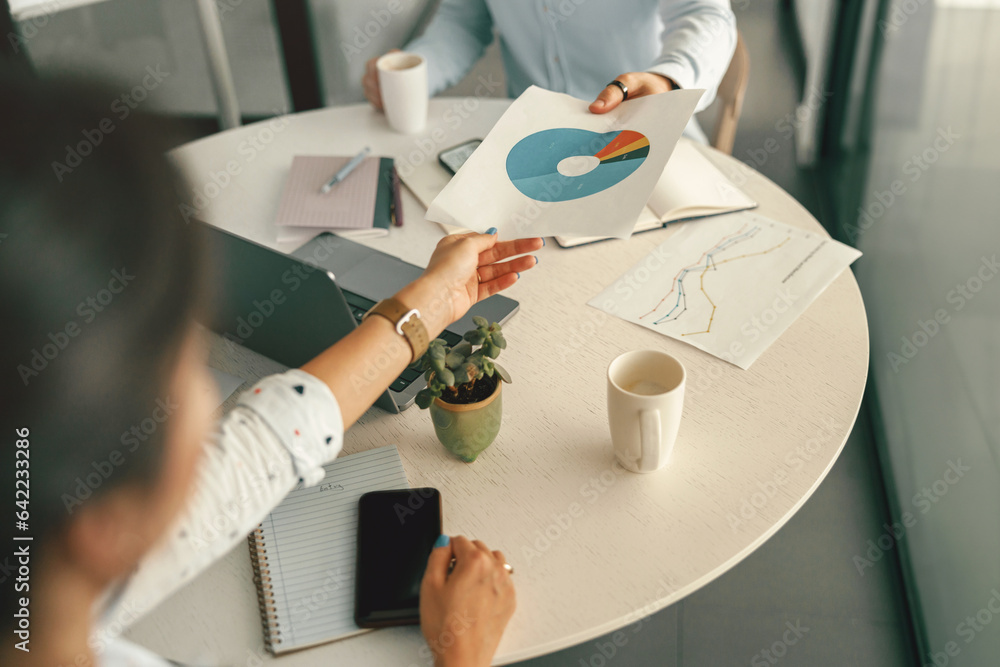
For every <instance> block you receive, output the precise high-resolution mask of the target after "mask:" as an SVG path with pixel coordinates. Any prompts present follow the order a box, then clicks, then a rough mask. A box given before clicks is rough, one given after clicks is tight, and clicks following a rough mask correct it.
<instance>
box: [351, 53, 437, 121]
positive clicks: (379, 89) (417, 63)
mask: <svg viewBox="0 0 1000 667" xmlns="http://www.w3.org/2000/svg"><path fill="white" fill-rule="evenodd" d="M361 87H362V89H363V90H364V93H365V97H366V98H368V101H369V102H371V105H372V106H373V107H375V109H377V110H379V111H384V112H385V115H386V118H387V119H388V121H389V125H390V126H391V127H392V129H394V130H396V131H397V132H402V133H403V134H416V133H418V132H421V131H423V129H424V127H425V126H426V124H427V102H428V99H429V94H428V90H427V63H426V61H425V60H424V58H423V56H420V55H418V54H416V53H405V52H403V51H400V50H399V49H393V50H391V51H389V52H388V53H386V54H384V55H382V56H379V57H378V58H372V59H371V60H369V61H368V62H367V63H365V74H364V76H363V77H362V78H361Z"/></svg>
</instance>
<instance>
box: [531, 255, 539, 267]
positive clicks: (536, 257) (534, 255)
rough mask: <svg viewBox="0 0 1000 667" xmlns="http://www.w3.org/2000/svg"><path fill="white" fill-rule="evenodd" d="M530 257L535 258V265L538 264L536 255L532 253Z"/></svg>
mask: <svg viewBox="0 0 1000 667" xmlns="http://www.w3.org/2000/svg"><path fill="white" fill-rule="evenodd" d="M532 257H534V258H535V264H536V265H537V264H538V255H532Z"/></svg>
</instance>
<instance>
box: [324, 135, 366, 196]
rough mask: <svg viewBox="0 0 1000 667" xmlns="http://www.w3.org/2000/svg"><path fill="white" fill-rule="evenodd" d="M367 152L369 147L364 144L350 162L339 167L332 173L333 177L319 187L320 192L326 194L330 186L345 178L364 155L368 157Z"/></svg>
mask: <svg viewBox="0 0 1000 667" xmlns="http://www.w3.org/2000/svg"><path fill="white" fill-rule="evenodd" d="M369 152H371V148H370V147H368V146H365V147H364V149H363V150H362V151H361V152H360V153H358V154H357V155H355V156H354V157H352V158H351V161H350V162H348V163H347V164H345V165H344V166H343V167H341V168H340V171H338V172H337V173H336V174H334V175H333V178H331V179H330V180H329V181H327V182H326V185H324V186H323V187H322V188H320V193H322V194H326V193H327V192H329V191H330V188H332V187H333V186H335V185H336V184H337V183H340V182H341V181H342V180H344V179H345V178H347V177H348V175H349V174H350V173H351V172H352V171H354V168H355V167H357V166H358V165H359V164H361V161H362V160H364V159H365V158H366V157H368V153H369Z"/></svg>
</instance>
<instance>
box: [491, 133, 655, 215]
mask: <svg viewBox="0 0 1000 667" xmlns="http://www.w3.org/2000/svg"><path fill="white" fill-rule="evenodd" d="M647 155H649V139H647V138H646V136H645V135H644V134H642V133H640V132H635V131H633V130H618V131H614V132H603V133H602V132H591V131H589V130H581V129H577V128H570V127H560V128H553V129H550V130H542V131H540V132H535V133H534V134H529V135H528V136H526V137H525V138H523V139H521V140H520V141H518V142H517V143H516V144H514V147H513V148H511V149H510V152H509V153H507V176H508V177H509V178H510V182H511V183H513V185H514V187H516V188H517V189H518V190H519V191H520V192H521V194H523V195H525V196H526V197H530V198H532V199H535V200H538V201H551V202H557V201H571V200H573V199H580V198H581V197H588V196H590V195H593V194H596V193H598V192H602V191H604V190H607V189H608V188H610V187H612V186H614V185H616V184H618V183H621V182H622V181H623V180H625V179H626V178H628V177H629V176H630V175H631V174H632V173H634V172H635V170H636V169H638V168H639V167H640V166H641V165H642V163H643V162H644V161H645V159H646V156H647ZM577 156H582V157H593V158H597V164H596V166H595V167H594V168H593V169H591V170H590V171H587V172H586V173H583V174H580V175H577V176H567V175H565V174H562V173H560V172H559V169H558V165H559V163H560V162H561V161H563V160H565V159H566V158H569V157H577Z"/></svg>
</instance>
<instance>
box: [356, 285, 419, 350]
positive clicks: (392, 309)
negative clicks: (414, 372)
mask: <svg viewBox="0 0 1000 667" xmlns="http://www.w3.org/2000/svg"><path fill="white" fill-rule="evenodd" d="M372 315H381V316H382V317H384V318H385V319H387V320H389V321H390V322H392V325H393V326H394V327H396V332H397V333H399V335H401V336H403V337H404V338H406V342H407V343H409V344H410V349H411V350H412V351H413V358H412V359H411V361H410V363H413V362H414V361H416V360H417V359H419V358H420V357H422V356H423V355H424V352H426V351H427V345H428V344H429V343H430V337H429V336H428V335H427V327H425V326H424V323H423V321H422V320H421V319H420V311H419V310H417V309H416V308H407V307H406V305H404V304H403V302H402V301H400V300H399V299H394V298H390V299H382V300H381V301H379V302H378V303H376V304H375V305H374V306H372V309H371V310H369V311H368V312H367V313H365V316H364V319H368V318H369V317H371V316H372Z"/></svg>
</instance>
